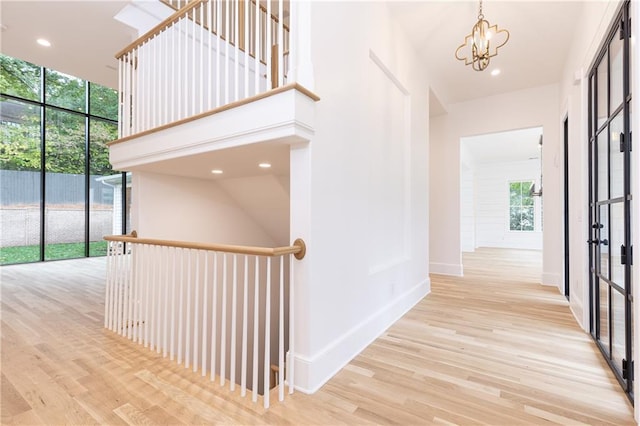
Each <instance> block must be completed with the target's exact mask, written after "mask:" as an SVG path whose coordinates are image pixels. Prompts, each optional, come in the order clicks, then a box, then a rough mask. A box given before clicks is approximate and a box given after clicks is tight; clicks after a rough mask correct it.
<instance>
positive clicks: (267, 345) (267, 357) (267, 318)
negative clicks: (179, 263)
mask: <svg viewBox="0 0 640 426" xmlns="http://www.w3.org/2000/svg"><path fill="white" fill-rule="evenodd" d="M267 16H270V15H269V14H268V15H267ZM267 68H268V67H267ZM264 309H265V312H264V394H263V401H264V408H269V387H270V383H269V379H270V375H271V374H270V372H271V258H270V257H267V290H266V293H265V308H264Z"/></svg>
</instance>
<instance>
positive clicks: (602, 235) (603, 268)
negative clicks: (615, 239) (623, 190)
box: [595, 204, 610, 279]
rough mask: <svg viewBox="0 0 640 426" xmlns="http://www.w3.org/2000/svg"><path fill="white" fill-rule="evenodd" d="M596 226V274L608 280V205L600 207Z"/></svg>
mask: <svg viewBox="0 0 640 426" xmlns="http://www.w3.org/2000/svg"><path fill="white" fill-rule="evenodd" d="M599 210H600V212H599V219H598V222H597V224H598V226H599V227H600V232H599V235H598V236H597V237H596V240H595V241H596V243H595V246H596V258H597V259H599V261H598V265H599V268H598V273H599V274H600V276H602V277H604V278H606V279H609V277H610V275H609V205H608V204H605V205H604V206H600V209H599Z"/></svg>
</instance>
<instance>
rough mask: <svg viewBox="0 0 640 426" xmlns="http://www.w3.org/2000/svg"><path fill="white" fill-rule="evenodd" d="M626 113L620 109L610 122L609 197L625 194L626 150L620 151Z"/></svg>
mask: <svg viewBox="0 0 640 426" xmlns="http://www.w3.org/2000/svg"><path fill="white" fill-rule="evenodd" d="M623 133H624V114H623V111H620V112H619V113H618V115H616V116H615V117H614V118H613V119H612V120H611V122H610V123H609V137H610V140H611V144H610V147H609V167H610V169H609V173H610V174H611V177H610V181H611V182H610V183H611V185H610V188H609V198H619V197H622V196H624V151H620V141H621V139H622V138H623V137H624V136H623Z"/></svg>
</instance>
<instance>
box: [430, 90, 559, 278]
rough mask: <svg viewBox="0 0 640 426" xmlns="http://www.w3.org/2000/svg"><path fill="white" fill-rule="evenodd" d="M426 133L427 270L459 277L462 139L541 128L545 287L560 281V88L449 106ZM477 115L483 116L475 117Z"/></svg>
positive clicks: (523, 92) (527, 91) (518, 92)
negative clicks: (428, 144)
mask: <svg viewBox="0 0 640 426" xmlns="http://www.w3.org/2000/svg"><path fill="white" fill-rule="evenodd" d="M447 111H448V113H447V114H444V115H441V116H437V117H433V118H432V121H431V127H430V129H429V140H430V166H429V173H430V179H431V181H434V182H438V185H432V186H431V188H430V194H429V196H430V201H429V205H430V210H429V226H430V230H431V232H430V253H431V257H430V259H429V263H430V270H431V271H432V272H436V273H444V274H453V275H461V274H462V257H461V245H460V214H459V212H460V138H461V137H465V136H474V135H479V134H486V133H493V132H499V131H506V130H514V129H522V128H528V127H536V126H542V127H543V133H544V135H545V140H544V144H545V145H544V149H545V155H544V160H543V170H542V174H543V175H544V203H545V208H544V231H543V251H544V254H543V275H542V282H543V284H549V285H556V286H559V285H560V284H561V280H562V267H563V266H562V244H559V240H558V238H559V236H560V235H561V230H562V197H561V191H562V169H561V167H562V161H561V159H562V157H561V152H562V151H561V140H562V139H561V126H560V124H561V122H560V120H559V119H558V115H559V114H558V86H557V85H548V86H541V87H533V88H530V89H525V90H520V91H516V92H510V93H505V94H500V95H495V96H490V97H486V98H481V99H476V100H471V101H467V102H461V103H457V104H452V105H448V106H447ZM478 111H481V112H482V113H481V114H479V113H478Z"/></svg>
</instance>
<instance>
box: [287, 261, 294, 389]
mask: <svg viewBox="0 0 640 426" xmlns="http://www.w3.org/2000/svg"><path fill="white" fill-rule="evenodd" d="M293 274H294V267H293V260H292V256H291V255H289V358H288V363H287V381H288V382H289V394H292V393H293V390H294V383H293V366H294V364H295V352H294V347H293V343H294V342H295V335H294V324H295V321H294V318H293V313H294V312H295V306H294V304H293V301H294V300H295V299H294V294H293V293H294V288H295V286H294V280H293Z"/></svg>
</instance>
